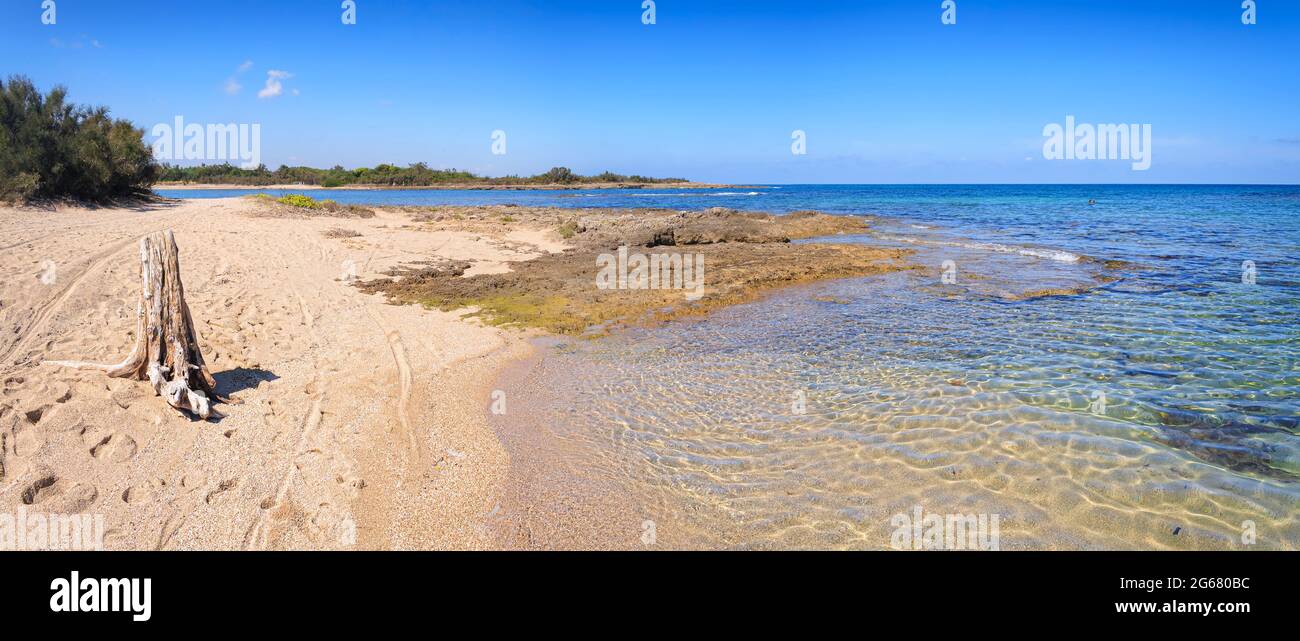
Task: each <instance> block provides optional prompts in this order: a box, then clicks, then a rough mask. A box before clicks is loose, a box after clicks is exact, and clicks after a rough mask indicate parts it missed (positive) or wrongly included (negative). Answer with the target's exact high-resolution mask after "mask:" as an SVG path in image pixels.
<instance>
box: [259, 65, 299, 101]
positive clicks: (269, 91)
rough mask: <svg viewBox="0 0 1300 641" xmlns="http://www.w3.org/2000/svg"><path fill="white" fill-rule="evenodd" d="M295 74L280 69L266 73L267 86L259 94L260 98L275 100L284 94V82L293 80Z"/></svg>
mask: <svg viewBox="0 0 1300 641" xmlns="http://www.w3.org/2000/svg"><path fill="white" fill-rule="evenodd" d="M292 77H293V74H291V73H289V72H287V71H280V70H279V69H272V70H270V71H268V72H266V86H265V87H262V90H261V91H259V92H257V97H258V98H275V97H276V96H279V95H281V94H283V93H284V83H283V82H281V81H283V80H287V79H289V78H292Z"/></svg>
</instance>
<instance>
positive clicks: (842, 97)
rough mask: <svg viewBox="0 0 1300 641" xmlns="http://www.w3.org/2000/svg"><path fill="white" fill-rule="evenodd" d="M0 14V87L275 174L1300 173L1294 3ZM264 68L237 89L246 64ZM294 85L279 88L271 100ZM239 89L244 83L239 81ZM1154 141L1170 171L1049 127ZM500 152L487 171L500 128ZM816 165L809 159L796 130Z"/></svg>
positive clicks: (713, 177) (1005, 1)
mask: <svg viewBox="0 0 1300 641" xmlns="http://www.w3.org/2000/svg"><path fill="white" fill-rule="evenodd" d="M55 1H56V3H57V4H56V9H57V23H56V24H54V25H43V24H42V23H41V19H40V18H41V1H40V0H0V75H4V76H8V75H10V74H24V75H27V76H29V77H31V78H32V79H33V80H34V81H35V82H36V83H37V84H38V85H40V86H41V87H42V88H49V87H50V86H53V85H55V84H63V85H65V86H67V87H68V88H69V90H70V94H71V97H72V99H73V100H75V101H77V102H83V103H93V104H103V105H106V106H108V107H110V108H111V109H112V111H113V113H114V114H116V115H117V116H119V117H125V118H129V119H131V120H132V121H134V122H135V123H136V124H137V125H138V126H141V127H145V128H146V129H147V128H149V127H151V126H152V125H153V124H154V123H159V122H167V123H170V122H172V119H173V118H174V117H175V116H177V115H181V116H183V117H184V118H185V120H186V121H187V122H197V123H209V122H211V123H224V122H237V123H260V124H261V127H262V157H263V162H265V163H266V164H267V165H268V166H270V167H272V168H274V167H276V166H278V165H280V164H282V163H283V164H306V165H313V166H332V165H335V164H341V165H344V166H347V167H355V166H360V165H374V164H376V163H380V162H392V163H396V164H407V163H411V162H416V161H424V162H427V163H429V164H430V165H431V166H434V167H455V168H461V169H469V170H472V171H476V172H480V173H485V174H490V175H503V174H509V173H521V174H531V173H536V172H539V171H543V170H545V169H547V168H548V167H551V166H553V165H565V166H568V167H571V168H573V169H574V170H575V171H579V172H581V173H592V172H598V171H601V170H605V169H609V170H613V171H618V172H622V173H642V174H648V175H659V176H664V175H672V176H685V177H688V178H691V179H695V180H707V181H728V182H755V183H805V182H807V183H815V182H820V183H931V182H933V183H981V182H1001V183H1035V182H1052V183H1054V182H1157V183H1159V182H1191V183H1198V182H1210V183H1296V182H1300V55H1298V54H1300V2H1297V1H1295V0H1257V2H1258V9H1257V11H1258V18H1257V24H1254V25H1243V24H1242V22H1241V15H1242V12H1243V9H1242V8H1241V6H1240V5H1241V1H1240V0H1181V1H1172V0H1171V1H1161V0H1148V1H1143V0H1127V1H1118V0H1116V1H1112V0H1050V1H1049V0H1042V1H1034V0H1015V1H1013V0H955V1H956V3H957V24H955V25H943V24H941V21H940V16H941V13H942V9H941V2H942V0H896V1H895V0H857V1H841V2H821V1H818V0H803V1H800V2H788V1H787V2H769V1H766V0H749V1H740V0H690V1H687V0H659V1H658V2H657V3H656V7H655V9H656V24H654V25H644V24H642V22H641V16H642V12H643V9H642V7H641V0H600V1H582V0H575V1H572V2H541V1H535V2H524V1H506V0H502V1H493V0H478V1H469V2H458V1H454V0H438V1H436V2H434V1H430V0H425V1H420V2H417V1H402V0H356V3H357V24H355V25H344V24H342V22H341V21H340V15H341V13H342V9H341V8H340V3H341V0H311V1H307V0H293V1H290V0H277V1H275V2H270V1H266V0H263V1H261V2H256V1H243V0H234V1H232V0H226V1H223V2H199V1H193V2H189V1H187V2H164V1H138V2H131V1H123V2H103V1H101V0H55ZM246 63H251V64H247V68H246V69H243V70H242V71H241V66H244V65H246ZM272 70H277V71H283V72H287V73H288V74H291V77H288V78H285V79H283V80H282V81H281V82H282V84H281V90H280V92H279V95H275V96H271V95H268V96H264V97H259V92H260V91H262V90H263V89H265V88H266V86H267V80H268V73H269V72H270V71H272ZM235 85H238V86H239V89H238V90H237V91H236V90H235ZM1067 115H1072V116H1074V117H1075V118H1076V119H1077V120H1078V121H1079V122H1084V123H1142V124H1150V125H1151V126H1152V132H1153V138H1154V140H1153V154H1152V166H1151V169H1150V170H1148V171H1144V172H1135V171H1132V170H1131V166H1130V163H1128V162H1124V161H1048V160H1044V158H1043V153H1042V150H1043V142H1044V138H1043V133H1042V132H1043V128H1044V126H1045V125H1047V124H1050V123H1062V122H1064V119H1065V117H1066V116H1067ZM497 129H500V130H503V131H505V132H506V134H507V153H506V154H505V155H504V156H498V155H493V154H492V153H491V139H490V136H491V132H492V131H493V130H497ZM794 130H802V131H804V132H806V134H807V154H806V155H800V156H796V155H793V154H791V150H790V145H791V132H792V131H794Z"/></svg>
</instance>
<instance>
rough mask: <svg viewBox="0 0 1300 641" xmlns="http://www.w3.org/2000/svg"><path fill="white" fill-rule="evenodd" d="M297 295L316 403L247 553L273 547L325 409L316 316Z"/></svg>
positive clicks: (256, 522)
mask: <svg viewBox="0 0 1300 641" xmlns="http://www.w3.org/2000/svg"><path fill="white" fill-rule="evenodd" d="M293 295H294V297H295V298H297V299H298V309H299V310H300V311H301V312H302V323H303V325H306V326H307V335H308V336H310V337H311V345H312V347H311V353H312V357H311V360H312V371H314V372H316V374H315V375H314V376H312V379H311V382H310V383H308V384H307V389H309V390H311V393H310V394H311V399H312V402H311V407H309V408H308V409H307V414H306V415H305V416H304V417H303V418H302V429H301V430H300V431H299V433H298V443H297V444H296V445H295V446H294V448H293V453H292V454H291V455H290V456H289V461H288V463H287V464H286V466H285V467H286V469H285V471H284V475H283V476H281V477H280V484H279V486H277V488H276V491H275V500H274V501H273V502H272V503H270V504H269V505H267V504H265V503H264V504H263V505H262V506H261V508H262V512H261V513H260V514H258V515H257V517H256V518H255V519H253V523H252V525H250V526H249V528H248V530H247V531H246V532H245V534H244V549H245V550H265V549H266V547H267V545H269V544H270V530H271V523H272V520H273V519H274V518H275V516H276V515H277V514H280V513H282V512H284V511H285V510H286V509H287V504H288V501H289V488H290V487H292V486H293V477H294V475H295V474H296V473H297V471H298V457H300V456H302V455H303V453H305V452H306V451H307V446H308V444H310V443H311V438H312V435H314V434H315V433H316V428H317V427H319V426H320V421H321V416H322V415H323V414H324V412H323V411H322V410H321V407H322V406H323V405H324V404H325V383H324V382H323V381H322V380H321V377H320V368H319V367H318V366H317V362H316V346H317V345H318V344H319V340H318V338H317V336H316V317H315V316H313V315H312V313H311V310H310V309H309V308H308V307H307V301H306V300H303V297H302V294H300V293H298V290H297V289H295V290H293Z"/></svg>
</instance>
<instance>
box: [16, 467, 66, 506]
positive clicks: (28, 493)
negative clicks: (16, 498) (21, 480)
mask: <svg viewBox="0 0 1300 641" xmlns="http://www.w3.org/2000/svg"><path fill="white" fill-rule="evenodd" d="M58 483H59V477H57V476H54V475H53V474H50V475H48V476H42V477H41V478H39V479H37V480H36V482H35V483H32V484H31V485H28V486H27V488H26V489H24V490H23V496H22V498H23V503H24V504H26V505H38V504H40V503H44V502H46V501H48V500H50V499H52V498H54V497H56V496H58V495H59V494H60V493H61V488H59V487H58Z"/></svg>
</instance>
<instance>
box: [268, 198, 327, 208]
mask: <svg viewBox="0 0 1300 641" xmlns="http://www.w3.org/2000/svg"><path fill="white" fill-rule="evenodd" d="M276 202H278V203H280V204H281V205H289V206H290V207H306V208H307V209H319V208H320V206H321V204H320V203H318V202H316V200H315V199H313V198H312V197H311V196H304V195H302V194H289V195H287V196H282V197H281V198H280V199H279V200H277V201H276Z"/></svg>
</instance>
